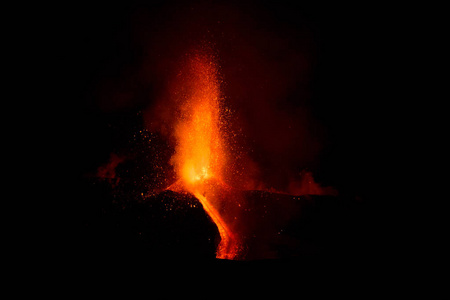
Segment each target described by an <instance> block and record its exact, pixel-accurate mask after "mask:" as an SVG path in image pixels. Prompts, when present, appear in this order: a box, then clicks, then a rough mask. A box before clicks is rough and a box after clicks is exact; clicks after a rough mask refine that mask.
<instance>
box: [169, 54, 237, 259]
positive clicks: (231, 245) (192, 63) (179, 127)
mask: <svg viewBox="0 0 450 300" xmlns="http://www.w3.org/2000/svg"><path fill="white" fill-rule="evenodd" d="M170 89H171V91H170V94H171V97H173V100H175V103H176V104H177V110H176V121H175V124H174V128H173V129H174V136H175V140H176V146H175V154H174V155H173V156H172V158H171V164H172V165H173V166H174V169H175V172H176V175H177V177H178V180H177V181H176V182H175V183H174V184H172V185H171V186H169V187H168V188H167V189H169V190H173V191H177V192H189V193H191V194H193V195H194V196H195V197H196V198H197V199H198V200H199V201H200V203H201V204H202V205H203V208H204V210H205V211H206V213H207V214H208V215H209V216H210V217H211V219H212V220H213V221H214V223H215V224H216V226H217V228H218V230H219V234H220V239H221V240H220V243H219V245H218V248H217V252H216V257H217V258H222V259H235V258H236V256H237V255H238V252H239V248H240V245H239V242H238V240H237V238H236V237H235V235H234V234H233V232H232V231H231V229H230V226H229V224H228V222H227V221H226V220H225V219H224V218H223V216H222V211H223V210H224V205H223V202H224V201H231V200H229V198H228V199H227V200H225V198H226V197H224V193H226V191H227V190H229V189H230V188H229V187H228V185H227V184H226V183H225V181H224V178H225V176H224V173H225V172H226V170H227V167H226V164H227V151H226V139H225V137H224V136H225V135H224V130H225V129H224V126H223V124H224V122H223V120H222V118H221V110H222V100H221V99H222V98H221V92H220V80H219V73H218V66H217V64H216V62H215V59H214V56H213V55H211V54H209V53H207V51H193V53H191V54H190V55H187V56H186V60H185V62H184V63H183V66H182V68H181V70H180V71H179V73H177V76H176V80H175V81H174V84H173V86H171V88H170Z"/></svg>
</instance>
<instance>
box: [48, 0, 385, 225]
mask: <svg viewBox="0 0 450 300" xmlns="http://www.w3.org/2000/svg"><path fill="white" fill-rule="evenodd" d="M221 5H224V7H225V11H226V12H227V13H224V14H222V13H221V11H222V9H221ZM192 7H193V8H194V12H192V11H190V9H191V8H192ZM197 11H198V12H200V13H199V15H198V21H195V22H194V21H192V20H191V18H192V16H194V17H196V16H197ZM379 11H380V8H374V7H370V6H369V5H366V4H364V5H355V4H351V5H350V4H345V3H334V4H329V3H327V4H324V3H317V2H294V1H277V2H273V3H272V4H268V3H261V2H258V1H245V2H243V1H231V2H230V1H226V2H223V3H221V2H215V3H214V4H206V2H205V3H202V2H195V3H191V4H187V3H184V2H182V1H126V2H123V3H118V2H115V3H114V4H111V3H99V2H96V3H76V4H74V5H73V6H70V5H67V6H64V7H62V8H61V10H60V11H59V12H58V17H57V19H58V22H56V23H58V24H62V26H61V30H60V31H58V34H57V36H56V37H55V39H56V40H60V41H61V43H60V44H59V45H58V47H57V51H55V52H57V53H56V54H55V55H57V56H58V57H60V58H61V65H60V66H59V67H60V68H61V73H59V74H61V77H62V78H60V79H59V80H60V81H58V82H61V85H60V87H61V88H62V89H61V90H62V91H63V94H62V95H61V102H62V103H64V112H63V115H64V114H65V113H67V115H68V116H69V118H68V120H69V122H67V120H66V122H67V123H69V124H68V128H69V129H70V131H69V132H70V139H69V143H68V145H67V146H66V147H67V148H68V149H67V151H68V153H70V154H69V156H70V159H69V161H67V160H66V159H64V163H63V165H64V168H66V169H67V170H70V171H69V173H71V175H74V177H75V181H74V182H75V185H74V189H75V190H74V191H73V193H74V194H75V197H74V199H83V200H74V201H81V202H79V203H81V204H79V203H78V204H75V206H76V207H77V209H76V211H80V212H81V214H82V215H83V217H86V216H87V215H89V214H91V213H92V212H93V211H96V210H98V209H101V208H102V205H103V204H99V203H98V202H96V203H92V206H91V201H96V199H98V198H99V197H100V198H101V197H104V196H101V195H100V196H98V193H99V192H98V190H97V191H93V190H91V189H90V188H89V187H86V178H92V176H93V175H94V174H95V173H96V172H97V169H98V167H99V166H101V165H105V164H106V163H107V162H108V160H109V159H110V154H111V153H116V154H119V155H125V156H127V155H131V156H133V155H134V157H137V156H136V155H137V154H136V153H137V152H139V153H141V154H140V155H142V151H141V150H142V149H143V148H142V147H145V149H148V145H145V146H142V143H141V144H139V143H140V142H139V141H142V137H141V138H139V137H138V138H136V137H134V135H135V133H136V132H139V131H140V130H142V129H144V128H146V126H147V125H146V122H145V120H144V118H145V116H146V112H148V110H149V109H151V108H152V105H154V104H157V103H158V95H159V94H160V93H161V86H164V84H165V83H164V79H165V78H167V76H168V75H167V74H168V73H170V71H171V70H173V68H174V67H173V66H171V65H170V64H171V61H172V60H171V59H172V58H174V57H177V55H179V54H180V53H182V51H183V49H184V45H189V44H190V40H192V41H193V42H195V41H197V40H201V39H202V38H204V37H206V38H207V39H212V40H213V43H214V44H215V46H216V48H218V56H219V57H220V58H219V59H221V60H222V63H223V65H222V66H221V67H222V69H221V71H222V75H223V76H224V81H225V82H226V87H225V93H227V92H228V95H231V96H227V95H226V96H227V97H228V99H229V100H230V102H231V104H230V105H231V106H232V108H234V109H235V110H236V111H237V113H236V114H237V116H238V117H239V120H240V121H239V122H242V123H239V124H240V125H242V128H244V131H245V136H246V137H249V136H250V137H251V138H250V139H248V140H249V141H248V144H247V145H246V147H248V148H252V149H253V152H252V154H251V156H252V159H253V160H254V161H255V163H256V165H258V167H259V168H260V169H262V171H261V173H263V174H266V173H265V172H266V171H265V170H269V171H267V173H270V172H271V171H270V170H272V172H273V173H275V175H273V177H267V176H266V177H265V178H264V175H263V176H262V177H263V179H266V180H267V181H269V182H270V183H271V184H272V186H275V187H277V184H278V186H279V187H282V186H283V184H286V179H284V181H283V180H281V181H277V178H281V177H283V176H285V177H286V178H288V177H290V176H295V174H298V172H299V171H301V170H302V169H307V170H311V171H312V172H313V174H314V177H315V178H316V180H317V181H318V182H319V183H322V184H323V185H325V186H332V187H335V188H336V189H337V190H338V191H339V193H340V195H341V196H343V197H349V199H358V201H363V202H365V203H369V204H370V205H372V204H373V203H375V202H376V199H375V196H374V195H375V193H374V190H375V189H377V188H378V189H379V188H380V186H382V185H383V182H382V178H380V175H382V172H381V171H380V170H379V164H380V162H381V161H382V157H381V156H380V155H379V152H378V150H379V149H380V148H383V147H385V145H383V143H382V142H381V141H382V140H383V137H382V136H381V133H380V132H381V130H380V128H381V127H383V120H382V119H380V117H379V112H380V111H382V108H380V103H379V99H380V94H381V93H380V90H382V87H383V85H384V82H383V77H382V74H383V73H382V72H381V70H380V62H381V61H382V59H383V57H382V56H381V54H380V50H379V49H380V47H381V46H380V39H379V35H380V32H379V29H380V27H381V25H380V20H379V19H378V18H377V14H378V12H379ZM185 12H186V13H185ZM183 16H186V17H183ZM230 16H231V17H230ZM233 16H236V19H237V20H235V19H234V18H233ZM215 18H217V19H218V20H219V21H221V22H222V23H218V22H217V21H216V19H215ZM224 22H225V25H223V24H224ZM227 22H228V23H227ZM233 22H236V23H233ZM58 24H55V26H56V27H57V26H58ZM192 24H194V25H192ZM195 24H200V25H195ZM203 24H207V25H209V26H210V27H209V28H208V29H207V30H206V31H204V30H205V29H204V26H203ZM227 24H228V25H227ZM236 24H237V25H236ZM245 25H248V28H251V29H248V30H247V29H246V28H247V27H245ZM265 35H267V36H268V38H267V41H266V40H265V39H264V36H265ZM191 37H192V38H191ZM232 37H236V40H237V41H238V42H239V41H240V42H241V43H243V45H244V46H245V47H246V48H245V47H244V48H245V49H242V50H240V49H235V48H234V46H233V45H234V44H233V43H234V42H235V40H232ZM277 39H279V40H280V44H278V45H275V46H274V45H273V44H274V43H275V44H276V41H277ZM279 45H281V46H279ZM255 49H256V50H255ZM280 49H282V50H285V52H283V54H279V53H278V52H277V51H278V50H280ZM236 53H244V54H243V55H242V57H240V56H236ZM286 53H287V54H286ZM296 53H300V54H301V55H299V56H297V54H296ZM253 54H255V55H256V56H253ZM221 55H222V56H221ZM277 55H278V56H281V58H279V61H280V64H278V63H277V61H278V60H277V59H275V58H276V57H277ZM283 55H285V57H284V58H283V57H282V56H283ZM250 57H253V58H252V59H250V61H249V64H250V65H251V67H250V68H252V67H255V66H258V61H259V60H261V61H262V63H261V67H260V69H258V68H256V70H255V69H252V70H247V71H246V70H245V68H246V64H245V62H246V60H247V61H248V58H250ZM291 58H294V59H295V61H293V62H292V64H290V63H289V59H291ZM173 61H175V60H173ZM264 61H275V62H274V63H265V62H264ZM236 64H239V67H240V68H238V69H239V70H242V69H243V71H242V72H243V73H239V72H241V71H239V72H238V71H236V70H235V68H236ZM165 66H167V68H166V67H165ZM274 66H275V71H273V73H270V72H269V71H268V70H271V69H273V67H274ZM297 68H300V69H297ZM302 68H304V69H302ZM303 71H304V72H303ZM165 72H167V73H165ZM264 72H268V73H267V74H269V75H268V76H266V77H264V75H262V76H261V75H260V73H264ZM383 72H384V71H383ZM227 74H228V75H236V74H244V75H243V78H240V80H241V81H239V82H238V81H237V80H236V79H235V78H234V77H227ZM255 76H256V78H257V79H254V78H255ZM258 76H260V77H258ZM277 78H278V79H279V82H277V81H276V80H275V79H277ZM292 78H294V79H292ZM291 79H292V80H291ZM233 80H234V81H233ZM259 80H268V83H267V86H269V88H268V89H267V90H262V91H259V92H255V91H252V89H251V88H248V86H250V87H251V86H252V85H255V84H257V83H258V82H259ZM271 82H273V85H272V86H274V88H273V89H272V88H270V86H271ZM285 82H288V83H285ZM241 83H242V84H241ZM240 84H241V85H240ZM241 92H245V93H247V94H246V95H249V98H251V99H255V97H254V96H261V97H263V100H262V101H263V104H264V105H262V106H263V107H265V109H266V110H264V108H263V109H261V110H260V112H261V113H260V114H253V115H252V113H251V111H252V107H255V105H256V106H258V102H257V101H258V100H248V102H245V101H243V102H239V99H238V100H236V99H237V98H238V97H239V95H240V94H241ZM264 95H269V96H267V98H264V97H265V96H264ZM270 95H273V97H272V98H271V97H270ZM233 97H234V98H233ZM233 99H235V100H233ZM273 99H277V100H276V101H275V100H273ZM280 99H281V100H280ZM233 101H234V102H233ZM264 101H265V102H264ZM241 103H250V104H249V105H246V104H241ZM274 103H275V104H274ZM274 108H276V109H275V112H281V113H279V114H273V115H271V114H270V113H267V112H268V111H269V112H270V111H272V110H273V109H274ZM296 111H302V112H305V115H301V116H299V118H298V119H296V118H295V113H293V112H296ZM261 116H262V117H263V118H269V119H270V118H272V119H270V120H271V121H273V122H275V123H276V122H277V121H279V120H287V121H286V123H285V124H284V125H286V126H288V125H291V126H292V127H293V128H295V129H301V130H303V131H302V132H305V133H304V135H303V133H302V134H301V135H297V134H293V135H290V134H286V136H285V138H284V139H283V138H282V140H285V141H286V140H287V141H288V142H285V143H286V146H285V147H286V148H283V147H281V148H280V149H272V148H264V147H265V146H266V144H265V142H264V140H265V138H264V137H265V136H264V132H263V133H262V134H260V130H259V128H261V127H260V125H261V124H265V119H260V117H261ZM305 120H306V121H305ZM284 125H280V126H279V127H276V128H275V129H274V130H273V132H269V133H271V134H272V135H274V136H280V133H282V132H284V130H285V127H283V126H284ZM305 128H306V129H305ZM281 135H283V134H281ZM252 136H253V137H252ZM291 137H295V138H296V139H297V138H300V140H301V143H299V144H295V142H294V146H291V145H292V144H290V143H289V141H290V140H293V139H290V138H291ZM155 140H157V141H158V143H159V144H158V145H156V146H154V148H153V149H156V150H154V151H155V153H156V152H158V151H159V150H158V149H169V150H168V152H167V153H166V154H165V156H164V155H163V156H164V157H161V156H159V157H158V159H159V160H160V161H163V162H162V163H163V164H164V161H165V160H166V159H168V158H169V157H170V151H171V150H170V145H168V144H166V142H165V139H164V136H159V135H157V136H155ZM309 142H311V143H310V144H311V145H313V146H311V148H308V147H306V148H305V143H306V144H308V143H309ZM269 144H273V141H272V140H270V139H269ZM254 147H256V149H254ZM258 147H259V148H258ZM137 148H138V150H136V149H137ZM258 149H263V150H258ZM284 149H288V150H289V151H290V152H289V155H287V157H290V158H287V159H284V160H283V159H280V160H277V159H273V158H272V157H273V153H278V154H279V155H278V156H279V157H285V155H284V154H283V151H284ZM296 151H298V153H299V155H298V156H296V155H295V153H296ZM155 153H151V154H150V158H148V157H147V159H148V160H149V161H151V160H152V157H153V156H155V155H156V154H155ZM138 156H139V155H138ZM292 157H294V158H292ZM296 157H297V158H296ZM165 163H167V160H166V161H165ZM277 166H280V168H279V170H277ZM153 167H154V166H153ZM133 168H134V170H136V167H135V166H134V167H130V169H133ZM149 168H150V169H151V168H152V166H151V165H150V166H149ZM118 171H119V172H120V169H119V170H118ZM153 171H154V170H153ZM121 172H122V173H121V174H122V175H123V174H125V173H126V170H125V169H123V170H122V171H121ZM140 172H143V173H145V170H143V169H142V168H141V169H140ZM276 172H280V173H276ZM169 173H170V172H169ZM293 174H294V175H293ZM140 175H141V174H139V176H140ZM167 175H168V176H169V177H170V176H171V175H172V176H173V174H167ZM139 176H136V175H130V177H132V179H134V177H136V178H137V177H139ZM274 178H275V179H274ZM149 180H152V179H149ZM78 183H79V184H78ZM77 185H78V186H81V188H80V189H79V190H78V191H77V190H76V189H77ZM139 188H142V191H144V189H145V187H144V186H142V187H139ZM131 192H132V193H140V192H141V190H133V191H131ZM95 193H97V194H95ZM86 194H90V195H88V196H86ZM100 194H101V192H100ZM96 195H97V196H96ZM108 197H109V196H108ZM106 198H107V197H106ZM106 198H105V197H104V199H103V200H104V201H109V200H105V199H106ZM108 199H109V198H108ZM86 208H88V209H87V210H86Z"/></svg>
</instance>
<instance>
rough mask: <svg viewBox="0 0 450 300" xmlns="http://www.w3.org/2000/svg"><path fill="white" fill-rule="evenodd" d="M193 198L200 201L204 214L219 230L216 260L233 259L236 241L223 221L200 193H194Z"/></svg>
mask: <svg viewBox="0 0 450 300" xmlns="http://www.w3.org/2000/svg"><path fill="white" fill-rule="evenodd" d="M194 196H195V197H196V198H197V199H198V200H199V201H200V203H201V204H202V205H203V209H204V210H205V211H206V213H207V214H208V215H209V216H210V217H211V219H212V220H213V222H214V223H215V224H216V225H217V229H218V230H219V234H220V244H219V247H218V248H217V254H216V257H217V258H222V259H233V258H235V256H236V254H237V253H236V252H237V249H236V248H237V245H236V241H235V239H234V236H233V234H232V233H231V231H230V230H229V228H228V226H227V225H226V223H225V222H224V221H223V219H222V217H221V216H220V214H219V213H218V212H217V210H216V209H215V208H214V207H213V206H212V205H211V204H210V203H209V201H208V200H207V199H206V197H204V196H203V195H201V194H200V193H194Z"/></svg>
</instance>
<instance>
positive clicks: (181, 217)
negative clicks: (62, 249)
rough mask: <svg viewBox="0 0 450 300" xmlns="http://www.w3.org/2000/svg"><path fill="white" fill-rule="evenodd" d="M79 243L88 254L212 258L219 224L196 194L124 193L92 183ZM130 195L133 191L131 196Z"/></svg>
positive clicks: (153, 257)
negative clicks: (139, 198)
mask: <svg viewBox="0 0 450 300" xmlns="http://www.w3.org/2000/svg"><path fill="white" fill-rule="evenodd" d="M90 192H91V194H90V195H89V196H90V197H89V198H90V201H91V203H86V209H85V210H83V218H84V220H83V225H82V227H83V228H82V233H81V236H80V240H79V245H78V247H80V248H81V252H83V253H84V254H87V255H100V256H108V257H109V256H114V257H116V258H123V257H124V256H125V257H126V256H130V255H143V256H147V257H149V258H150V259H158V258H170V259H177V258H180V259H190V258H192V259H196V258H211V259H212V258H214V257H215V249H216V245H217V243H218V242H219V241H220V240H218V239H219V234H218V231H217V227H216V226H215V224H214V223H213V222H212V221H211V219H210V218H209V216H207V214H206V213H205V211H204V210H203V207H202V205H201V204H200V202H199V201H198V200H197V199H196V198H195V197H193V196H190V195H188V194H182V193H175V192H172V191H164V192H161V193H159V194H156V195H153V196H149V197H145V198H144V197H142V199H143V200H142V201H135V200H127V199H124V197H125V196H124V195H121V197H120V199H117V197H116V196H114V193H112V192H111V190H110V188H108V185H107V184H103V183H96V184H95V185H93V186H91V188H90ZM130 198H131V197H130Z"/></svg>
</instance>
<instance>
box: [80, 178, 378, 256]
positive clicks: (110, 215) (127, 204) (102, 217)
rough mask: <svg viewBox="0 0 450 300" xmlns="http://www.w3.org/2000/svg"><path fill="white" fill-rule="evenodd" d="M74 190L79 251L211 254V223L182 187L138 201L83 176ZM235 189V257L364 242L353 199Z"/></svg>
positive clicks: (343, 249) (356, 246) (347, 248)
mask: <svg viewBox="0 0 450 300" xmlns="http://www.w3.org/2000/svg"><path fill="white" fill-rule="evenodd" d="M83 189H84V190H83ZM81 191H82V197H80V202H79V203H78V205H79V207H80V209H79V212H80V215H79V220H80V221H81V223H80V224H78V226H79V228H81V230H79V233H80V235H79V238H78V239H76V241H75V242H74V244H76V245H74V246H75V248H76V249H78V250H79V252H80V253H83V254H84V255H88V256H92V255H94V256H97V257H114V259H117V258H119V259H127V257H132V256H134V255H138V256H142V257H148V258H149V259H152V260H154V259H156V260H158V259H160V258H163V259H170V260H172V259H183V260H190V259H204V258H206V259H213V258H214V257H215V251H216V247H217V245H218V243H219V242H220V236H219V233H218V229H217V227H216V225H215V224H214V223H213V222H212V220H211V219H210V218H209V216H208V215H207V214H206V213H205V211H204V209H203V207H202V205H201V203H200V202H199V201H198V200H197V199H196V198H195V197H193V196H191V195H189V194H184V193H176V192H172V191H164V192H161V193H159V194H156V195H152V196H148V197H144V196H142V197H141V200H139V201H138V200H136V199H137V198H136V195H130V196H127V194H126V193H116V192H113V190H112V189H111V186H110V185H109V184H108V183H107V182H101V181H96V182H94V183H92V182H90V183H89V184H86V185H85V186H84V187H83V188H82V189H81ZM236 193H239V196H238V197H237V199H240V200H239V201H240V202H239V203H238V204H239V205H236V206H235V207H234V208H233V209H232V210H231V211H230V212H232V214H229V215H228V216H227V217H228V218H229V219H231V220H233V222H234V223H233V222H231V223H230V226H231V228H232V230H233V232H234V233H235V234H236V235H237V236H239V238H240V239H241V241H242V242H243V244H244V248H245V251H244V255H243V257H241V258H242V259H249V260H254V259H268V258H277V259H279V258H282V259H290V258H298V257H305V255H306V256H308V255H316V254H319V255H322V254H326V255H328V254H332V255H338V256H343V255H344V256H352V255H355V254H356V255H361V253H364V251H366V250H367V249H366V248H365V247H366V246H367V245H366V242H367V240H368V239H369V238H370V234H369V232H368V228H369V226H368V225H369V222H370V218H368V214H367V212H366V209H365V207H364V206H363V204H362V203H361V202H358V201H356V199H348V198H343V197H338V196H312V195H306V196H292V195H286V194H277V193H270V192H264V191H244V192H238V191H236ZM231 200H232V199H230V201H231ZM236 203H237V202H236Z"/></svg>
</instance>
